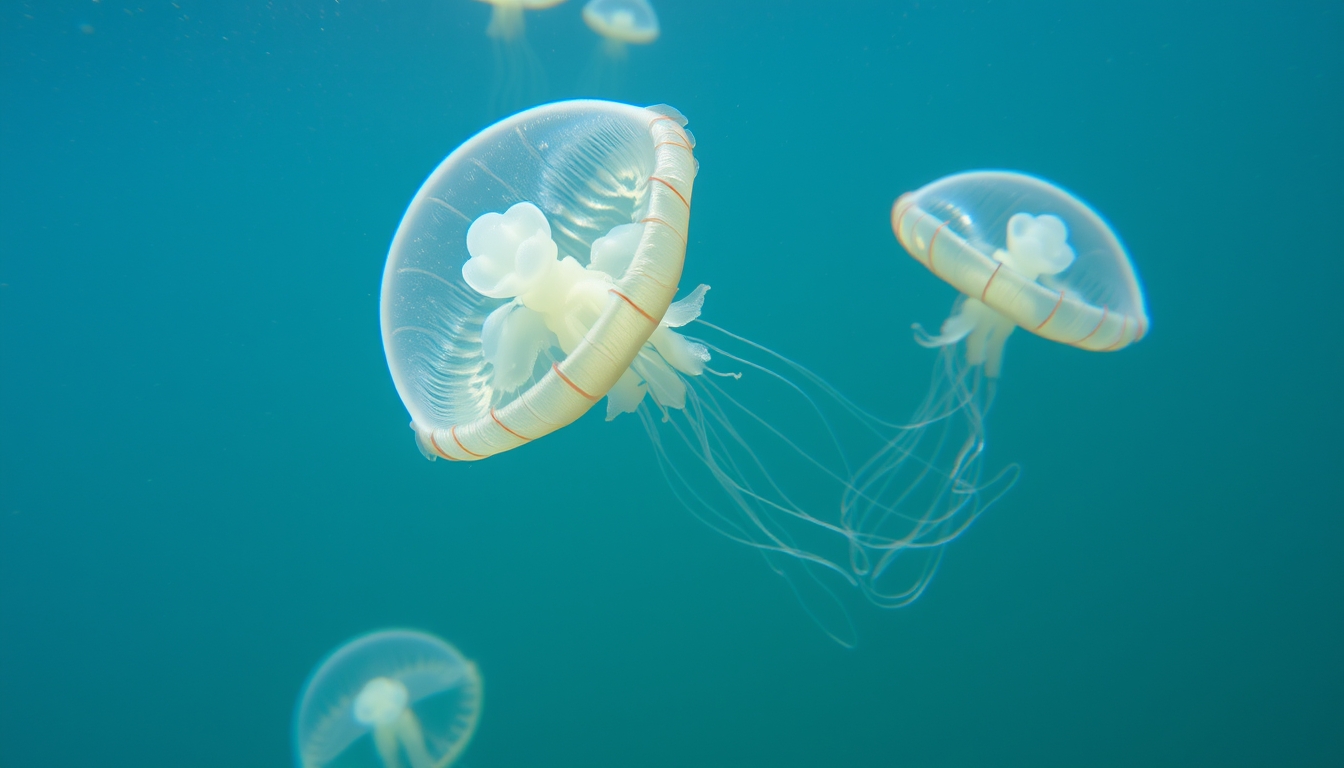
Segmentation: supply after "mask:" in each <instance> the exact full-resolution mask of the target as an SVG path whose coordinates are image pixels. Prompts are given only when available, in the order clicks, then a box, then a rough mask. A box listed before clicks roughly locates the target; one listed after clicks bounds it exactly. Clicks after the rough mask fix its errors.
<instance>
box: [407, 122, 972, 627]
mask: <svg viewBox="0 0 1344 768" xmlns="http://www.w3.org/2000/svg"><path fill="white" fill-rule="evenodd" d="M685 122H686V120H685V118H684V117H682V116H681V114H680V113H678V112H677V111H676V110H674V109H672V108H670V107H667V106H656V107H649V108H640V107H633V106H629V105H625V104H617V103H614V102H606V101H568V102H560V103H556V104H548V105H544V106H541V107H537V108H535V109H531V110H527V111H525V112H522V113H520V114H517V115H514V116H513V117H510V118H507V119H505V120H502V121H500V122H499V123H497V124H496V125H494V126H491V127H490V128H488V129H486V130H485V131H483V132H481V133H480V134H478V135H477V136H475V137H473V138H472V139H470V140H468V141H467V142H466V143H465V144H463V145H462V146H461V147H459V148H458V149H457V150H455V151H454V152H453V153H452V154H450V155H449V156H448V158H447V159H445V160H444V161H443V162H442V163H441V164H440V165H439V167H438V168H437V169H436V170H435V171H434V172H433V174H431V175H430V177H429V179H428V180H427V181H426V182H425V183H424V185H423V186H422V187H421V188H420V191H419V192H418V193H417V194H416V196H415V198H414V200H413V201H412V202H411V205H410V207H409V209H408V210H407V212H406V214H405V216H404V217H403V218H402V221H401V225H400V226H399V227H398V229H397V234H396V237H395V238H394V239H393V242H392V247H391V250H390V252H389V253H388V260H387V265H386V268H385V270H384V272H383V287H382V299H381V304H382V309H381V311H382V332H383V346H384V350H385V352H386V355H387V361H388V366H389V367H390V369H391V372H392V378H393V381H394V382H395V384H396V387H397V391H398V393H399V394H400V396H401V399H402V402H403V403H404V404H405V405H406V408H407V410H408V411H409V412H410V415H411V428H412V429H413V430H414V432H415V438H416V443H417V445H418V446H419V448H420V451H421V452H422V453H423V454H424V455H425V456H426V457H427V458H429V459H431V460H432V459H439V458H441V459H446V460H449V461H478V460H481V459H485V458H488V457H490V456H493V455H495V454H497V453H500V452H503V451H508V450H511V449H514V448H518V447H520V446H522V445H524V444H526V443H528V442H530V441H532V440H536V439H538V438H541V437H543V436H545V435H547V434H550V433H551V432H554V431H556V430H558V429H561V428H563V427H565V426H566V425H568V424H570V423H571V422H573V421H574V420H576V419H577V418H579V417H580V416H582V415H583V414H584V413H585V412H586V411H587V410H588V409H589V408H591V407H592V406H593V405H594V404H595V403H597V402H599V401H600V400H602V399H603V398H604V397H605V398H606V415H607V419H608V420H612V419H615V418H618V417H619V416H621V415H622V414H625V413H638V414H639V417H640V419H641V422H642V423H643V425H644V427H645V429H646V431H647V432H648V434H649V437H650V439H651V440H652V443H653V446H654V449H655V452H656V454H657V456H658V458H659V460H660V467H661V469H662V470H663V473H664V475H665V477H666V478H667V480H668V481H669V483H670V484H671V486H672V488H673V490H674V491H675V493H676V495H677V497H678V498H679V499H680V500H681V502H682V503H683V504H684V505H685V506H686V507H687V508H689V509H690V510H691V511H692V512H693V513H695V514H696V515H697V516H699V517H700V518H701V519H702V520H704V521H706V522H707V523H709V524H710V525H711V526H712V527H713V528H715V529H716V530H719V531H721V532H722V533H724V534H726V535H728V536H730V537H731V538H733V539H736V540H738V541H741V542H744V543H746V544H748V545H750V546H752V547H754V548H755V549H756V550H757V551H759V552H761V553H762V554H763V555H764V556H765V557H766V559H767V561H768V562H769V563H770V564H771V566H772V567H773V568H775V570H776V571H777V572H779V573H781V575H784V576H786V578H788V580H789V583H790V585H791V586H792V587H793V588H794V589H795V590H796V591H797V592H799V594H800V597H801V598H802V601H803V603H804V605H805V606H806V607H807V608H808V610H809V611H810V612H811V614H812V615H813V617H814V618H816V619H817V621H818V623H820V624H821V625H822V626H823V627H824V628H825V629H827V631H828V632H830V633H831V634H832V635H833V636H834V637H836V638H837V639H839V640H841V641H842V642H848V641H849V640H850V639H851V635H852V632H851V630H850V628H849V621H848V614H847V613H846V612H845V611H844V610H843V609H842V608H841V607H839V605H838V600H837V598H836V597H835V592H834V591H833V589H832V586H833V585H843V584H848V585H851V586H853V585H857V584H858V583H859V579H858V577H857V576H856V575H855V574H854V573H853V572H851V568H850V565H849V563H850V559H851V556H852V554H851V550H855V549H857V550H858V551H859V552H864V551H867V550H869V549H871V548H872V547H874V546H887V547H889V546H893V545H894V542H893V541H888V540H886V539H883V538H881V537H882V536H888V535H890V534H889V533H888V531H890V530H893V529H894V526H887V527H886V528H884V529H883V530H881V531H868V532H865V533H864V535H863V536H861V537H857V538H856V537H855V536H854V532H853V531H851V530H850V529H848V528H847V527H846V521H845V520H844V519H842V517H841V509H842V508H841V499H842V495H843V494H846V493H847V492H849V491H850V490H851V488H850V482H851V479H852V477H853V476H854V474H855V472H856V471H857V469H858V468H859V466H860V463H859V462H857V461H854V460H852V457H862V456H868V455H871V454H872V452H873V451H875V450H876V449H877V447H880V446H883V445H887V444H889V443H890V441H891V440H892V439H893V437H892V435H893V432H894V431H895V430H897V429H898V428H897V427H896V426H894V425H892V424H890V423H887V422H884V421H882V420H880V419H878V418H875V417H873V416H871V415H869V414H868V413H867V412H865V411H863V410H862V409H861V408H859V407H858V406H856V405H854V404H853V403H851V402H850V401H849V400H848V399H847V398H845V397H844V395H842V394H841V393H839V392H838V391H836V390H835V389H834V388H832V387H831V386H830V385H829V384H827V383H826V382H825V381H824V380H823V379H821V378H820V377H818V376H816V375H815V374H813V373H812V372H810V371H808V370H807V369H806V368H804V367H802V366H801V365H798V364H796V363H794V362H792V361H791V360H789V359H788V358H785V357H783V356H781V355H778V354H776V353H774V352H772V351H770V350H769V349H767V348H765V347H764V346H761V345H758V344H755V343H753V342H750V341H747V340H746V339H743V338H742V337H740V336H737V335H735V334H732V333H730V332H728V331H726V330H724V329H722V328H720V327H718V326H716V325H713V324H710V323H708V322H705V321H703V320H701V319H700V314H701V310H702V308H703V306H704V302H705V298H706V293H707V291H708V290H709V287H708V286H707V285H700V286H698V287H697V288H695V289H694V290H690V291H688V292H686V293H684V295H683V296H682V298H681V299H680V300H677V301H673V299H674V298H676V293H677V291H678V286H679V285H680V283H681V280H682V270H683V266H684V260H685V253H686V244H687V235H688V231H689V230H688V228H689V225H690V213H691V199H692V197H691V193H692V186H693V182H694V180H695V176H696V173H697V170H698V165H697V162H696V160H695V157H694V147H695V140H694V137H693V136H692V135H691V134H690V132H689V131H687V130H686V128H685ZM767 266H768V265H767ZM691 331H694V332H695V334H696V335H695V336H691V335H689V334H690V332H691ZM712 359H717V360H718V361H721V364H722V365H723V366H725V367H726V370H722V371H719V370H716V369H715V368H713V367H711V360H712ZM870 446H871V447H870ZM948 469H949V467H946V466H938V465H937V464H935V463H933V462H932V461H930V463H928V464H926V465H925V475H926V477H927V479H928V481H929V482H930V484H932V483H933V482H934V479H935V478H941V480H942V481H943V482H945V483H952V482H954V478H952V477H950V476H949V475H948V473H947V470H948ZM859 498H860V499H861V500H863V498H864V497H863V494H862V493H860V494H859ZM959 498H960V497H959ZM869 501H871V507H872V508H870V509H869V510H868V514H869V515H870V516H882V515H896V516H904V517H909V518H913V519H923V518H924V517H925V516H927V515H930V514H945V510H941V509H934V510H933V511H930V510H929V509H923V510H919V511H918V512H915V511H909V512H907V511H906V510H904V509H902V508H900V501H899V500H896V502H895V506H892V507H891V508H889V509H879V508H878V507H880V506H881V505H883V504H886V503H887V502H883V501H881V500H869ZM858 559H859V560H860V561H861V560H862V559H863V558H862V557H859V558H858Z"/></svg>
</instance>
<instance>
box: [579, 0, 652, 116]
mask: <svg viewBox="0 0 1344 768" xmlns="http://www.w3.org/2000/svg"><path fill="white" fill-rule="evenodd" d="M583 20H584V22H585V23H587V25H588V27H589V28H590V29H592V30H593V31H594V32H596V33H597V34H598V35H600V36H601V38H602V43H601V45H600V46H598V48H597V50H596V51H594V53H593V56H592V59H591V61H590V62H589V64H588V67H587V69H586V70H585V72H584V75H583V81H582V87H583V88H584V89H585V90H587V91H590V92H592V93H594V94H599V93H607V92H611V91H614V90H617V89H619V88H620V86H621V83H622V81H623V75H624V71H625V59H626V57H627V56H628V55H629V50H628V47H629V46H630V45H648V44H649V43H652V42H653V41H654V40H657V39H658V34H659V29H658V15H657V14H656V13H654V11H653V6H651V5H649V3H648V0H588V4H587V5H585V6H583Z"/></svg>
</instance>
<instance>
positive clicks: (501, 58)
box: [480, 0, 565, 116]
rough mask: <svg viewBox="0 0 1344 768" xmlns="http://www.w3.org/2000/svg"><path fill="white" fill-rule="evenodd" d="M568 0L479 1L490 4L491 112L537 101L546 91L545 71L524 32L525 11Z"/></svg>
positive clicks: (508, 109) (495, 112) (540, 8)
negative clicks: (492, 55) (492, 61)
mask: <svg viewBox="0 0 1344 768" xmlns="http://www.w3.org/2000/svg"><path fill="white" fill-rule="evenodd" d="M564 1H565V0H480V2H483V3H488V4H489V5H490V24H489V25H488V26H487V27H486V28H485V34H486V35H487V36H489V37H490V40H491V42H492V45H493V47H494V57H495V76H494V82H493V84H492V86H491V89H490V112H491V115H492V116H493V115H496V114H500V113H502V112H508V111H513V110H515V109H518V108H519V107H522V106H526V105H527V104H531V103H534V102H536V101H537V100H538V99H539V98H540V97H541V94H542V92H543V91H544V90H545V79H546V77H545V71H544V70H543V69H542V67H541V61H540V60H539V59H538V58H537V54H536V53H535V52H533V50H532V47H531V46H530V45H528V43H527V36H526V35H525V34H524V27H525V25H524V21H523V13H524V11H537V10H542V9H545V8H550V7H552V6H555V5H559V4H560V3H563V2H564Z"/></svg>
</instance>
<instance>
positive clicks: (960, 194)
mask: <svg viewBox="0 0 1344 768" xmlns="http://www.w3.org/2000/svg"><path fill="white" fill-rule="evenodd" d="M891 225H892V230H893V231H894V232H895V234H896V239H897V240H899V241H900V243H901V245H902V246H904V247H905V249H906V251H908V252H909V253H910V255H911V256H913V257H914V258H915V260H916V261H918V262H919V263H920V264H923V265H924V266H925V267H927V268H928V269H929V271H930V272H933V273H934V274H935V275H937V276H938V277H939V278H941V279H942V280H943V281H945V282H947V283H949V284H950V285H952V286H953V287H954V288H956V289H957V290H958V291H960V292H961V294H962V295H961V297H960V298H959V299H958V300H957V302H956V304H955V306H954V307H953V311H952V314H951V316H950V317H948V318H947V320H945V321H944V322H943V324H942V328H941V329H940V331H939V333H938V334H937V335H932V334H929V333H926V332H925V331H924V330H923V328H921V327H920V326H918V325H916V326H914V329H915V340H916V341H917V342H918V343H919V344H921V345H923V346H926V347H936V348H938V349H940V354H939V357H938V362H937V364H936V365H935V368H934V375H933V379H932V384H931V386H930V388H929V392H928V395H927V397H926V399H925V400H924V402H923V404H922V405H921V407H920V408H919V410H918V411H917V413H916V415H915V418H914V419H913V421H912V423H911V424H910V428H909V429H906V430H902V431H900V432H899V433H898V434H897V437H896V439H895V440H893V441H892V443H891V444H890V445H888V446H887V447H886V448H885V449H884V450H882V451H879V452H878V453H877V454H874V456H873V457H872V458H871V459H870V460H869V461H868V462H867V463H866V464H865V465H864V466H863V467H862V468H861V470H860V471H859V472H858V473H857V474H856V476H855V480H854V482H853V483H852V490H851V491H850V492H849V493H848V494H847V497H846V502H845V505H844V506H845V519H846V520H847V525H848V526H849V527H850V528H851V529H852V530H853V531H855V536H856V538H858V539H860V540H863V539H864V537H866V536H868V535H869V534H876V538H875V539H874V542H876V543H875V545H874V546H871V547H868V548H866V549H863V550H859V551H857V552H856V558H855V568H854V570H855V572H856V573H858V574H861V575H862V577H863V579H864V582H865V588H866V589H867V590H868V592H869V595H870V597H873V598H874V599H875V600H877V601H878V602H900V601H902V600H905V599H907V598H908V597H910V594H909V592H908V591H906V590H905V589H900V590H890V589H885V588H884V587H883V586H882V582H883V579H884V578H885V577H887V576H888V575H889V573H890V569H891V568H892V567H893V566H894V565H895V558H896V556H897V555H899V554H901V553H902V550H901V548H900V547H896V548H891V549H885V548H883V547H882V546H881V545H880V542H882V541H885V540H889V539H890V537H887V536H885V535H884V534H883V529H884V526H886V525H888V524H889V523H890V522H891V517H890V516H889V515H888V514H887V510H888V508H889V506H890V505H883V504H879V505H878V506H877V507H876V513H874V512H873V507H872V502H873V500H874V499H876V500H884V499H886V498H887V497H888V495H889V494H893V493H895V494H908V493H909V492H910V491H911V489H917V488H919V486H920V482H918V480H919V478H920V476H921V473H922V472H923V466H922V463H921V462H912V461H910V460H909V457H910V456H911V455H912V454H913V453H916V452H915V451H914V447H915V446H919V445H921V444H922V445H923V446H924V448H925V450H924V452H923V454H922V455H928V454H929V453H930V452H933V453H946V454H947V455H948V456H949V457H950V459H949V460H948V461H945V462H942V465H943V466H947V467H948V468H949V470H948V474H949V476H951V477H952V478H954V480H955V482H954V483H952V484H950V485H949V484H947V483H944V482H939V483H935V484H934V486H935V488H936V490H935V494H936V493H949V494H950V496H949V497H948V498H949V499H955V498H956V497H958V496H960V495H961V494H962V492H963V489H965V488H978V489H980V491H981V495H982V496H983V497H985V499H986V500H988V501H991V502H992V500H993V499H995V498H997V497H998V495H999V494H1000V493H1002V492H1003V491H1004V490H1007V488H1008V487H1009V486H1011V484H1012V482H1013V481H1014V480H1015V479H1016V468H1015V467H1010V468H1009V469H1008V470H1005V471H1004V472H1003V473H1001V474H1000V475H998V476H996V477H995V478H994V479H993V480H991V481H990V482H989V483H984V484H982V483H980V482H979V479H978V478H979V473H980V464H981V462H982V460H983V451H984V447H985V442H984V419H985V416H986V413H987V411H988V410H989V407H990V405H991V404H992V402H993V398H994V393H995V389H996V381H997V379H998V377H999V374H1000V372H1001V370H1002V365H1003V349H1004V344H1005V342H1007V340H1008V337H1009V335H1011V334H1012V332H1013V331H1014V329H1016V328H1018V327H1021V328H1025V329H1026V330H1028V331H1031V332H1032V333H1034V334H1036V335H1038V336H1042V337H1044V338H1047V339H1050V340H1052V341H1057V342H1061V343H1064V344H1068V345H1071V346H1074V347H1078V348H1080V349H1087V350H1093V351H1103V352H1107V351H1113V350H1117V349H1121V348H1123V347H1125V346H1127V345H1129V344H1131V343H1133V342H1135V341H1138V340H1139V339H1141V338H1143V336H1144V335H1145V334H1146V333H1147V332H1148V316H1147V312H1146V310H1145V308H1144V300H1143V291H1142V289H1141V288H1140V287H1139V280H1138V277H1137V275H1136V274H1135V272H1134V267H1133V265H1132V264H1131V263H1130V260H1129V256H1128V254H1127V253H1126V252H1125V248H1124V246H1123V245H1121V244H1120V241H1119V239H1118V238H1117V237H1116V235H1115V233H1114V232H1113V231H1112V230H1111V228H1110V227H1109V226H1108V225H1107V224H1106V222H1105V221H1103V220H1102V218H1101V217H1100V216H1098V215H1097V213H1096V212H1095V211H1093V210H1092V209H1091V208H1089V207H1088V206H1087V205H1086V204H1085V203H1083V202H1082V201H1081V200H1079V199H1078V198H1076V197H1074V196H1072V195H1070V194H1069V193H1068V192H1065V191H1064V190H1062V189H1060V188H1059V187H1057V186H1054V185H1053V184H1050V183H1049V182H1046V181H1043V180H1041V179H1037V178H1034V177H1032V176H1027V175H1024V174H1020V173H1012V172H1006V171H976V172H970V173H961V174H956V175H953V176H948V177H946V178H943V179H940V180H938V181H935V182H933V183H932V184H929V185H927V186H925V187H923V188H921V189H919V190H917V191H915V192H911V193H907V194H904V195H901V197H900V198H899V199H898V200H897V201H896V203H895V205H894V206H893V207H892V210H891ZM959 350H960V351H959ZM985 506H987V505H986V504H984V503H982V504H981V505H980V508H979V509H980V510H983V508H984V507H985ZM941 508H942V509H945V510H954V509H956V504H955V503H954V502H947V503H944V504H942V507H941ZM976 514H978V512H977V513H976ZM973 519H974V515H964V514H963V515H960V516H959V518H955V519H949V520H944V519H941V518H940V516H938V515H929V516H927V517H926V521H927V523H928V524H931V525H932V526H933V528H931V529H928V532H929V533H932V534H933V535H935V537H936V538H939V539H948V538H950V537H954V536H955V535H957V534H958V533H960V532H961V531H962V530H964V529H965V526H966V525H969V523H970V522H971V520H973ZM939 553H941V550H939ZM936 564H937V559H936V558H932V559H930V560H928V561H926V563H925V565H924V566H923V567H925V568H931V567H936ZM904 581H905V583H909V582H908V580H904ZM914 583H915V584H916V585H919V583H920V582H919V581H918V580H916V581H915V582H914Z"/></svg>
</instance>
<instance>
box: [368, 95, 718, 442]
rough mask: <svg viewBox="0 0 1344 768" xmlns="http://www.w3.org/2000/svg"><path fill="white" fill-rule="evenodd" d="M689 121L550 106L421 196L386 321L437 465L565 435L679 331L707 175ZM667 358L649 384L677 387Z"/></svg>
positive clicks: (467, 147)
mask: <svg viewBox="0 0 1344 768" xmlns="http://www.w3.org/2000/svg"><path fill="white" fill-rule="evenodd" d="M684 122H685V118H682V117H681V115H680V114H679V113H677V112H676V111H675V110H673V109H670V108H667V107H654V108H650V109H644V108H641V107H632V106H629V105H625V104H616V103H613V102H603V101H568V102H560V103H557V104H549V105H546V106H542V107H537V108H536V109H532V110H528V111H526V112H523V113H520V114H518V115H514V116H513V117H511V118H508V119H506V120H503V121H501V122H499V123H497V124H495V125H494V126H491V127H490V128H487V129H486V130H485V131H482V132H481V133H480V134H478V135H476V136H475V137H474V138H472V139H471V140H470V141H468V142H466V143H465V144H463V145H462V146H461V147H459V148H458V149H457V150H456V151H454V152H453V153H452V154H451V155H449V156H448V158H447V159H446V160H444V161H443V163H442V164H440V165H439V167H438V168H437V169H436V170H435V171H434V173H433V174H432V175H431V176H430V177H429V180H428V181H426V182H425V184H424V185H423V186H422V187H421V188H420V191H419V192H418V193H417V194H416V196H415V199H414V200H413V201H412V202H411V206H410V208H409V209H408V210H407V211H406V215H405V216H404V217H403V218H402V222H401V226H400V227H399V228H398V229H397V235H396V237H395V239H394V240H393V242H392V249H391V251H390V252H389V253H388V259H387V266H386V269H385V270H384V272H383V291H382V325H383V346H384V349H385V351H386V353H387V361H388V366H389V367H390V368H391V370H392V378H393V381H395V382H396V385H397V391H398V393H399V394H400V395H401V399H402V402H403V403H405V404H406V407H407V409H408V410H409V411H410V413H411V426H412V428H413V429H414V430H415V434H416V440H417V442H418V444H419V446H420V449H421V451H422V452H423V453H424V454H425V455H426V456H427V457H429V458H431V459H432V458H436V457H437V458H445V459H449V460H452V461H476V460H479V459H483V458H486V457H488V456H493V455H494V454H496V453H500V452H501V451H507V450H510V449H512V448H516V447H518V446H520V445H523V444H524V443H527V442H529V441H531V440H535V439H537V438H539V437H542V436H544V435H547V434H549V433H551V432H553V431H555V430H557V429H560V428H561V427H564V426H566V425H567V424H569V423H570V422H572V421H574V420H575V419H577V418H578V417H579V416H581V415H583V413H584V412H585V411H587V410H588V409H589V408H591V407H592V406H593V404H594V403H596V402H597V401H599V400H601V399H602V398H603V396H605V395H607V393H608V392H609V391H610V390H611V389H612V388H613V386H615V385H616V384H617V382H618V380H620V379H621V378H622V377H623V376H625V375H626V374H627V373H628V372H629V370H630V368H631V366H632V364H636V357H637V356H638V355H639V353H640V351H641V350H642V349H643V348H644V346H645V343H646V342H648V341H649V340H650V338H651V337H652V336H653V335H654V334H655V332H659V331H660V329H661V328H664V324H663V322H662V321H663V319H664V314H665V313H666V312H667V310H668V307H669V305H670V304H671V303H672V298H673V295H674V294H675V292H676V290H677V284H678V282H679V280H680V278H681V269H682V262H683V260H684V258H685V253H686V232H687V226H688V225H689V223H690V203H691V187H692V183H693V181H694V179H695V170H696V163H695V158H694V156H693V155H692V146H693V143H692V140H691V138H690V135H689V134H688V133H687V132H686V131H685V129H683V128H682V123H684ZM595 254H596V258H597V263H594V261H593V259H594V255H595ZM607 269H609V270H611V271H610V272H607V271H603V270H607ZM670 334H671V332H670V331H666V330H662V331H661V332H660V333H659V335H660V336H669V335H670ZM677 338H680V337H677ZM666 346H667V350H668V356H669V357H674V358H675V357H676V356H677V354H678V353H680V352H686V350H685V349H684V345H683V344H681V343H680V342H678V341H676V340H671V341H669V342H668V343H667V345H666ZM674 347H675V349H674ZM687 354H691V355H692V356H693V354H694V350H691V351H690V352H688V353H687ZM682 356H683V357H684V355H682ZM656 362H657V361H649V365H648V366H647V367H648V368H650V369H653V368H659V370H656V371H654V372H653V373H651V374H650V376H653V377H659V376H660V374H662V375H665V377H672V376H673V374H671V373H666V372H664V371H662V370H661V366H659V365H655V363H656ZM681 362H685V364H687V365H693V363H694V361H693V360H690V361H681ZM641 366H642V363H641ZM642 367H643V366H642ZM631 378H632V377H631V376H627V382H629V381H630V379H631ZM660 381H661V379H660ZM635 382H638V379H635ZM641 386H642V385H639V384H637V383H635V384H628V385H627V386H624V387H623V388H622V389H623V391H624V393H625V395H626V396H627V397H632V398H633V397H636V395H637V396H638V397H637V399H642V397H643V395H644V391H646V390H647V387H644V388H643V389H641ZM673 388H675V387H673Z"/></svg>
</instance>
